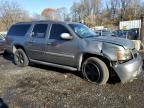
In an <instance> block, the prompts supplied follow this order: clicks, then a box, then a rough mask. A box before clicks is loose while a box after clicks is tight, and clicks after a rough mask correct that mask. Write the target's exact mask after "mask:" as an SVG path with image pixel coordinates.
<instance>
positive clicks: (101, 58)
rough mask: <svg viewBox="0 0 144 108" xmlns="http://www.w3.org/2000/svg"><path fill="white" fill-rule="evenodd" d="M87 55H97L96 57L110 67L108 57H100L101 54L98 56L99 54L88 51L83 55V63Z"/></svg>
mask: <svg viewBox="0 0 144 108" xmlns="http://www.w3.org/2000/svg"><path fill="white" fill-rule="evenodd" d="M89 57H97V58H99V59H100V60H102V61H103V62H104V63H105V64H106V65H107V66H108V68H110V60H108V59H107V58H105V57H102V56H100V55H95V54H89V53H86V54H84V55H83V60H82V63H83V62H84V61H85V60H86V59H88V58H89Z"/></svg>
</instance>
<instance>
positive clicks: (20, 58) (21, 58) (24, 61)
mask: <svg viewBox="0 0 144 108" xmlns="http://www.w3.org/2000/svg"><path fill="white" fill-rule="evenodd" d="M14 62H15V64H16V65H17V66H19V67H25V66H28V64H29V60H28V57H27V56H26V54H25V52H24V51H23V50H22V49H17V50H16V52H15V53H14Z"/></svg>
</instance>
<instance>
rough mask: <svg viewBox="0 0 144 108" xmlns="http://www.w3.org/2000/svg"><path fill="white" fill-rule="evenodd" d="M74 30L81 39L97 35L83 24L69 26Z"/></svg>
mask: <svg viewBox="0 0 144 108" xmlns="http://www.w3.org/2000/svg"><path fill="white" fill-rule="evenodd" d="M69 26H70V27H71V28H72V30H73V31H74V32H75V33H76V34H77V35H78V36H79V37H81V38H89V37H95V36H97V34H96V33H95V32H93V31H92V30H91V29H89V28H88V27H87V26H85V25H83V24H69Z"/></svg>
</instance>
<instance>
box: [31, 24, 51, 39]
mask: <svg viewBox="0 0 144 108" xmlns="http://www.w3.org/2000/svg"><path fill="white" fill-rule="evenodd" d="M47 27H48V24H36V25H35V26H34V29H33V37H37V38H44V37H45V35H46V32H47Z"/></svg>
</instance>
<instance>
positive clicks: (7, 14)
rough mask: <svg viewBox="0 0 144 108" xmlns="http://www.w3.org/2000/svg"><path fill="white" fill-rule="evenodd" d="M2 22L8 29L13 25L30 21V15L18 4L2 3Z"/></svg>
mask: <svg viewBox="0 0 144 108" xmlns="http://www.w3.org/2000/svg"><path fill="white" fill-rule="evenodd" d="M0 20H1V23H3V24H4V25H5V29H8V28H9V27H10V26H11V25H12V24H13V23H16V22H20V21H26V20H29V15H28V13H27V12H26V11H25V10H23V9H22V8H21V7H20V5H19V4H18V3H17V2H13V1H1V4H0Z"/></svg>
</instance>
